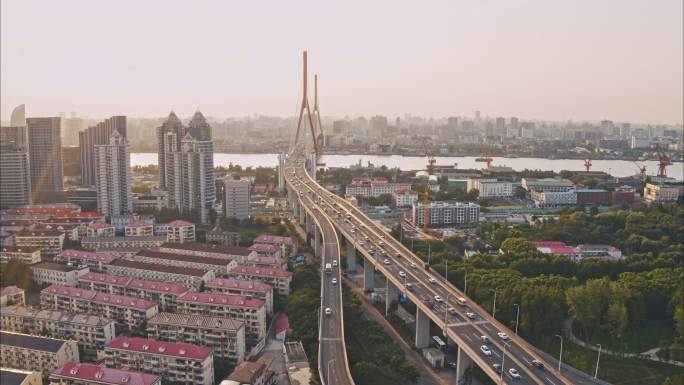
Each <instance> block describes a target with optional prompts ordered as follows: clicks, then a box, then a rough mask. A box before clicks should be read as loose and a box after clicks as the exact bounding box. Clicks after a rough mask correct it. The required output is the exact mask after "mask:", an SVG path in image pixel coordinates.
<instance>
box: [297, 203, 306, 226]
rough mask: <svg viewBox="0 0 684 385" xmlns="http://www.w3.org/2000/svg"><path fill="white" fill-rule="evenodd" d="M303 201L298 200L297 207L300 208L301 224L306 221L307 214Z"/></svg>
mask: <svg viewBox="0 0 684 385" xmlns="http://www.w3.org/2000/svg"><path fill="white" fill-rule="evenodd" d="M301 205H302V204H301V203H300V202H297V208H298V209H299V224H300V225H303V224H304V221H305V218H304V217H305V216H306V210H304V209H302V207H301Z"/></svg>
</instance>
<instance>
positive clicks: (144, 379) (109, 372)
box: [50, 362, 162, 385]
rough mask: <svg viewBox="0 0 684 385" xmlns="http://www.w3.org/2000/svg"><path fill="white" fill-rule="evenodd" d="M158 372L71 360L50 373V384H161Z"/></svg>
mask: <svg viewBox="0 0 684 385" xmlns="http://www.w3.org/2000/svg"><path fill="white" fill-rule="evenodd" d="M161 384H162V378H161V376H158V375H156V374H149V373H143V372H134V371H131V370H125V369H115V368H108V367H106V366H103V365H95V364H81V363H77V362H69V363H67V364H66V365H64V366H62V367H61V368H59V369H57V370H56V371H54V372H52V373H51V374H50V385H161Z"/></svg>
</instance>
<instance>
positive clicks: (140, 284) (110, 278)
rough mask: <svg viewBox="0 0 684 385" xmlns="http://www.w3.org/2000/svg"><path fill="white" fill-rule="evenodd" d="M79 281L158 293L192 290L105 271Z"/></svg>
mask: <svg viewBox="0 0 684 385" xmlns="http://www.w3.org/2000/svg"><path fill="white" fill-rule="evenodd" d="M78 280H79V281H84V282H101V283H108V284H112V285H116V286H120V287H130V288H136V289H145V290H147V291H154V292H158V293H173V294H182V293H185V292H186V291H188V290H190V289H188V288H187V287H185V286H183V285H181V284H179V283H174V282H162V281H154V280H148V279H133V278H129V277H125V276H123V275H113V274H103V273H87V274H83V275H82V276H80V277H79V278H78Z"/></svg>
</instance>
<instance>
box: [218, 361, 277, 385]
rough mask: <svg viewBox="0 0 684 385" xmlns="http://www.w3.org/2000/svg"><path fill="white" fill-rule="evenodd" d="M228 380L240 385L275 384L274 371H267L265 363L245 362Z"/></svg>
mask: <svg viewBox="0 0 684 385" xmlns="http://www.w3.org/2000/svg"><path fill="white" fill-rule="evenodd" d="M227 380H228V381H229V382H230V381H233V382H234V383H237V384H240V385H270V384H273V383H274V380H275V376H274V373H273V372H272V371H270V370H266V364H264V363H261V362H251V361H243V362H241V363H240V365H238V366H237V367H236V368H235V370H233V372H232V373H231V374H230V376H228V378H227Z"/></svg>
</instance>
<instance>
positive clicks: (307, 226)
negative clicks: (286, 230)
mask: <svg viewBox="0 0 684 385" xmlns="http://www.w3.org/2000/svg"><path fill="white" fill-rule="evenodd" d="M311 222H313V220H312V219H311V216H310V215H307V216H306V233H307V234H311Z"/></svg>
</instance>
